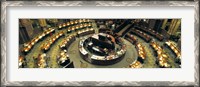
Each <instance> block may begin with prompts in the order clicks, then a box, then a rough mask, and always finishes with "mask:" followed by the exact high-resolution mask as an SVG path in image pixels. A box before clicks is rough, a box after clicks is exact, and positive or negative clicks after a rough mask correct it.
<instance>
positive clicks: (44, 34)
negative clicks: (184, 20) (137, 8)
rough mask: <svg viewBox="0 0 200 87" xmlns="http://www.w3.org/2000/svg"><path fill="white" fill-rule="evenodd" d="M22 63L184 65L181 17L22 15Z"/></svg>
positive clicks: (29, 65)
mask: <svg viewBox="0 0 200 87" xmlns="http://www.w3.org/2000/svg"><path fill="white" fill-rule="evenodd" d="M18 52H19V58H18V63H19V66H18V67H19V68H181V19H19V51H18Z"/></svg>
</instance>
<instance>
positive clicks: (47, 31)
mask: <svg viewBox="0 0 200 87" xmlns="http://www.w3.org/2000/svg"><path fill="white" fill-rule="evenodd" d="M52 32H55V29H53V28H49V29H47V30H45V31H44V32H43V33H42V34H40V35H38V36H37V37H35V38H34V39H32V40H31V41H30V42H28V43H27V44H26V45H25V46H24V48H23V50H22V52H25V53H27V52H29V51H30V50H31V48H32V47H33V46H34V45H35V44H36V43H37V42H38V41H39V40H42V38H44V37H45V36H46V35H48V34H50V33H52Z"/></svg>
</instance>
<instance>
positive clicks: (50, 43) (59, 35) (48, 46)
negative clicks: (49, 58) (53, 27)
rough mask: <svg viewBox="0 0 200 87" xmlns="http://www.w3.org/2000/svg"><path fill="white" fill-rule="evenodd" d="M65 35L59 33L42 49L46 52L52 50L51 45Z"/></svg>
mask: <svg viewBox="0 0 200 87" xmlns="http://www.w3.org/2000/svg"><path fill="white" fill-rule="evenodd" d="M63 35H64V32H59V33H57V34H56V35H54V36H52V37H51V38H50V39H49V40H47V42H46V43H45V44H43V45H42V47H41V49H42V50H43V51H44V52H46V51H47V50H49V49H50V47H51V45H52V44H53V43H54V42H55V41H56V40H57V39H58V38H60V37H61V36H63Z"/></svg>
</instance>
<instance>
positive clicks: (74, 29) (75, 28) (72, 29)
mask: <svg viewBox="0 0 200 87" xmlns="http://www.w3.org/2000/svg"><path fill="white" fill-rule="evenodd" d="M91 27H92V24H91V23H84V24H78V25H75V26H70V27H68V28H67V33H70V32H72V31H76V30H80V29H83V28H91Z"/></svg>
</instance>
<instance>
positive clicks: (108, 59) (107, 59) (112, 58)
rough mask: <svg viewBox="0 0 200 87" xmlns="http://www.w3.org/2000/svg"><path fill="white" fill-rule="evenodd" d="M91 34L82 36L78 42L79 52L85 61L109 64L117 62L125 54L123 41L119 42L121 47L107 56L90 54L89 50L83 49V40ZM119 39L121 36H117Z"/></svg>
mask: <svg viewBox="0 0 200 87" xmlns="http://www.w3.org/2000/svg"><path fill="white" fill-rule="evenodd" d="M94 35H95V34H94ZM91 36H93V35H91ZM91 36H87V37H83V38H82V39H81V40H80V42H79V52H80V54H81V55H82V57H83V59H84V60H86V61H87V62H89V63H92V64H96V65H110V64H114V63H117V62H118V61H120V60H121V59H122V58H123V56H124V55H125V53H126V45H125V44H123V42H121V43H122V44H123V45H122V47H121V49H119V50H118V51H117V52H116V53H114V54H110V55H107V56H100V55H95V54H91V53H90V52H88V51H87V50H86V49H85V42H86V40H88V39H89V37H91ZM119 39H121V38H119ZM121 41H122V40H121Z"/></svg>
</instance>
